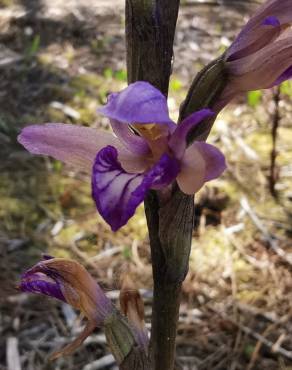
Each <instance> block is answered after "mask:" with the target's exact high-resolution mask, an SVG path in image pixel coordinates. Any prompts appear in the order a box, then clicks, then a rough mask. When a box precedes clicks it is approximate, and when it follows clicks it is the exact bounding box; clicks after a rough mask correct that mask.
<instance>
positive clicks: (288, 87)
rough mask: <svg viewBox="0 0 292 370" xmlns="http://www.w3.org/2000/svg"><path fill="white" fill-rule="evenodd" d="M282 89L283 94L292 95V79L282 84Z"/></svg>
mask: <svg viewBox="0 0 292 370" xmlns="http://www.w3.org/2000/svg"><path fill="white" fill-rule="evenodd" d="M280 91H281V93H282V94H283V95H287V96H289V97H291V96H292V81H285V82H283V83H282V84H281V86H280Z"/></svg>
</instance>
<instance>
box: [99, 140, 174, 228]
mask: <svg viewBox="0 0 292 370" xmlns="http://www.w3.org/2000/svg"><path fill="white" fill-rule="evenodd" d="M178 171H179V165H178V162H177V160H176V159H173V158H170V157H169V156H168V155H167V154H164V155H163V156H162V157H161V158H160V160H159V161H158V162H157V163H156V164H155V165H154V166H153V167H152V168H151V169H150V170H148V171H147V172H145V173H143V174H130V173H127V172H126V171H125V170H124V169H123V168H122V166H121V163H120V162H119V161H118V151H117V150H116V148H114V147H112V146H108V147H106V148H104V149H102V150H101V151H100V152H99V153H98V154H97V156H96V159H95V163H94V166H93V173H92V196H93V198H94V200H95V203H96V207H97V209H98V211H99V213H100V214H101V215H102V217H103V218H104V219H105V221H106V222H107V223H108V224H109V225H110V226H111V228H112V230H113V231H116V230H118V229H119V228H120V227H122V226H123V225H125V224H126V223H127V221H128V220H129V218H131V217H132V216H133V215H134V213H135V210H136V208H137V207H138V205H139V204H140V203H141V202H142V201H143V200H144V198H145V196H146V194H147V192H148V190H149V189H150V188H154V187H155V188H160V187H163V186H166V185H168V184H169V183H170V182H171V181H173V180H174V179H175V177H176V176H177V173H178Z"/></svg>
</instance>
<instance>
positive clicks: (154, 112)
mask: <svg viewBox="0 0 292 370" xmlns="http://www.w3.org/2000/svg"><path fill="white" fill-rule="evenodd" d="M99 111H100V112H101V113H102V114H104V115H105V116H106V117H108V118H110V119H114V120H117V121H119V122H120V123H124V124H126V123H128V124H133V123H157V124H173V122H172V121H171V120H170V118H169V113H168V107H167V101H166V98H165V96H164V95H163V94H162V93H161V92H160V91H159V90H158V89H156V88H155V87H154V86H152V85H151V84H149V83H148V82H145V81H138V82H134V83H132V84H130V85H129V86H128V87H127V88H126V89H124V90H122V91H121V92H119V93H113V94H110V96H109V98H108V102H107V104H106V105H105V106H104V107H102V108H101V109H100V110H99Z"/></svg>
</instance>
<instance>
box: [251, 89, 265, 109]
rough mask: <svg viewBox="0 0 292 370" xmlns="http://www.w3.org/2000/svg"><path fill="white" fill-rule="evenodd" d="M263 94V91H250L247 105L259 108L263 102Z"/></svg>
mask: <svg viewBox="0 0 292 370" xmlns="http://www.w3.org/2000/svg"><path fill="white" fill-rule="evenodd" d="M262 96H263V93H262V91H261V90H255V91H249V92H248V93H247V103H248V105H249V106H250V107H251V108H255V107H257V106H258V105H259V104H260V102H261V100H262Z"/></svg>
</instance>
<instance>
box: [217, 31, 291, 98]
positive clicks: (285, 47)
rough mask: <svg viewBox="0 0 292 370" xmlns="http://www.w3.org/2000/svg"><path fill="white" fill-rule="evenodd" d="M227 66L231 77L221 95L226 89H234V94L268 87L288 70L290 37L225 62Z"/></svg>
mask: <svg viewBox="0 0 292 370" xmlns="http://www.w3.org/2000/svg"><path fill="white" fill-rule="evenodd" d="M227 66H228V69H229V73H230V75H231V76H232V78H231V80H230V83H229V84H228V85H227V87H226V89H227V91H225V92H224V93H223V95H228V90H230V91H234V92H233V94H235V93H238V92H244V91H249V90H258V89H264V88H269V87H271V86H273V85H274V84H275V83H276V81H277V80H278V78H280V77H281V76H282V78H283V76H285V72H287V70H288V71H290V69H289V68H290V67H291V66H292V37H291V36H290V37H287V38H283V39H281V40H278V41H276V42H273V43H272V44H270V45H268V46H266V47H265V48H263V49H261V50H259V51H258V52H256V53H254V54H252V55H250V56H247V57H245V58H241V59H238V60H234V61H231V62H227ZM283 74H284V75H283ZM289 76H290V73H289ZM282 81H283V80H282Z"/></svg>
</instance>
